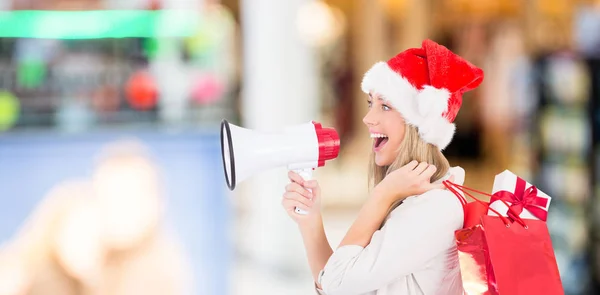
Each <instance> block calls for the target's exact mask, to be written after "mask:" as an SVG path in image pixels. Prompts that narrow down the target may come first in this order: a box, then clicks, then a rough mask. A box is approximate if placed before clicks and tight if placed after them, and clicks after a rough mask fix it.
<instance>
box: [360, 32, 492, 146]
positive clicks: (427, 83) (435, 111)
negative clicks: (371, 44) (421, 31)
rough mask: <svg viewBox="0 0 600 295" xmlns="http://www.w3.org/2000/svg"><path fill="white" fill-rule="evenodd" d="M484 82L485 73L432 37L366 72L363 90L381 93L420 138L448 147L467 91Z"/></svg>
mask: <svg viewBox="0 0 600 295" xmlns="http://www.w3.org/2000/svg"><path fill="white" fill-rule="evenodd" d="M481 81H483V71H482V70H481V69H480V68H477V67H476V66H474V65H472V64H471V63H469V62H468V61H466V60H464V59H463V58H461V57H460V56H458V55H456V54H454V53H453V52H451V51H450V50H448V48H446V47H444V46H442V45H439V44H437V43H435V42H433V41H431V40H425V41H423V44H422V46H421V48H410V49H407V50H405V51H403V52H401V53H399V54H398V55H396V56H394V57H393V58H391V59H390V60H388V61H387V62H378V63H376V64H375V65H373V67H372V68H371V69H369V70H368V71H367V73H366V74H365V76H364V78H363V81H362V85H361V88H362V91H363V92H365V93H370V92H373V93H378V94H379V95H381V96H382V97H383V98H384V99H385V100H387V101H388V102H389V103H390V104H391V106H392V107H394V108H395V109H396V110H398V111H399V112H400V113H401V114H402V116H403V117H404V119H405V121H406V123H407V124H411V125H413V126H415V127H417V129H418V130H419V135H420V136H421V138H422V139H423V140H424V141H426V142H428V143H431V144H433V145H435V146H437V147H438V148H439V149H440V150H443V149H444V148H446V146H448V144H450V142H451V141H452V137H453V136H454V131H455V129H456V127H455V124H454V123H453V122H454V119H455V118H456V115H457V113H458V110H459V109H460V106H461V104H462V95H463V93H465V92H467V91H469V90H472V89H475V88H476V87H477V86H479V84H481Z"/></svg>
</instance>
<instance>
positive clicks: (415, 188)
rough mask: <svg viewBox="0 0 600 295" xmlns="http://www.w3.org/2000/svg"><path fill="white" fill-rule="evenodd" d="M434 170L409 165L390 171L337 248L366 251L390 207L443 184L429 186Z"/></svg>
mask: <svg viewBox="0 0 600 295" xmlns="http://www.w3.org/2000/svg"><path fill="white" fill-rule="evenodd" d="M435 171H436V167H435V166H432V165H429V164H427V163H425V162H421V163H418V162H417V161H412V162H410V163H408V164H406V165H404V166H403V167H401V168H399V169H397V170H395V171H393V172H392V173H390V174H389V175H388V176H386V177H385V179H384V180H383V181H382V182H381V183H379V184H378V185H377V186H376V187H375V188H374V189H373V193H372V194H371V196H370V197H369V199H368V200H367V203H366V204H365V205H364V206H363V207H362V209H361V210H360V213H359V215H358V218H357V219H356V221H354V224H352V226H351V227H350V229H349V230H348V233H347V234H346V236H345V237H344V239H343V240H342V242H341V243H340V247H342V246H346V245H357V246H361V247H365V246H367V245H368V244H369V242H370V241H371V237H372V236H373V233H375V231H377V229H379V227H380V226H381V224H382V222H383V220H384V219H385V217H386V214H387V212H388V210H389V209H390V207H391V206H392V204H393V203H394V202H395V201H397V200H403V199H405V198H407V197H409V196H412V195H418V194H421V193H423V192H426V191H429V190H431V189H435V188H443V185H442V184H432V183H431V182H430V179H431V176H432V175H433V174H434V173H435Z"/></svg>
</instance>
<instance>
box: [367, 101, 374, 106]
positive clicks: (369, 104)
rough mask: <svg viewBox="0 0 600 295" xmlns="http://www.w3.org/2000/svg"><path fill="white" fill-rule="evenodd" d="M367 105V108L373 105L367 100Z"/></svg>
mask: <svg viewBox="0 0 600 295" xmlns="http://www.w3.org/2000/svg"><path fill="white" fill-rule="evenodd" d="M367 105H368V106H369V107H371V106H372V105H373V102H372V101H371V100H370V99H367Z"/></svg>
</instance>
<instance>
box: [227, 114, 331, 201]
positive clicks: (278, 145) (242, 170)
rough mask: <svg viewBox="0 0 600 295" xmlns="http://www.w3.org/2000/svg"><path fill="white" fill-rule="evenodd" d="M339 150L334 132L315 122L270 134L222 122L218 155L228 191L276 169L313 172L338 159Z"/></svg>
mask: <svg viewBox="0 0 600 295" xmlns="http://www.w3.org/2000/svg"><path fill="white" fill-rule="evenodd" d="M339 150H340V139H339V135H338V133H337V131H336V130H335V129H333V128H323V127H322V126H321V124H320V123H317V122H314V121H311V122H309V123H305V124H300V125H294V126H289V127H287V128H284V130H283V131H281V132H269V133H266V132H260V131H256V130H251V129H247V128H243V127H240V126H236V125H234V124H231V123H229V122H228V121H227V120H223V121H222V122H221V155H222V158H223V168H224V171H225V181H226V182H227V187H228V188H229V189H230V190H234V189H235V187H236V185H237V184H238V183H241V182H243V181H244V180H246V179H247V178H248V177H250V176H252V175H254V174H256V173H259V172H262V171H264V170H268V169H273V168H277V167H286V168H287V169H289V170H305V169H308V170H309V171H311V172H312V169H314V168H318V167H322V166H324V165H325V162H326V161H328V160H333V159H335V158H337V157H338V154H339Z"/></svg>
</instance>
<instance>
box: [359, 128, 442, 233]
mask: <svg viewBox="0 0 600 295" xmlns="http://www.w3.org/2000/svg"><path fill="white" fill-rule="evenodd" d="M405 126H406V127H405V129H404V130H405V132H404V139H403V140H402V143H401V144H400V147H399V148H398V151H397V156H396V160H394V162H393V163H392V164H391V165H389V166H378V165H376V164H375V153H374V152H372V153H371V157H370V163H369V166H370V169H369V186H370V187H371V188H372V187H375V186H376V185H377V184H378V183H379V182H381V181H382V180H383V178H385V176H386V175H388V174H390V173H391V172H392V171H394V170H396V169H398V168H400V167H402V166H404V165H406V164H408V163H409V162H410V161H413V160H416V161H418V162H427V163H429V164H430V165H434V166H435V167H436V168H437V170H436V171H435V173H434V174H433V176H432V177H431V182H434V181H436V180H439V179H441V178H442V177H443V176H444V175H446V173H447V172H448V170H449V169H450V163H448V160H447V159H446V157H445V156H444V155H443V154H442V152H441V151H440V149H439V148H438V147H436V146H434V145H432V144H430V143H427V142H425V141H424V140H423V139H422V138H421V137H420V136H419V131H418V130H417V127H415V126H412V125H409V124H406V125H405ZM400 204H402V200H399V201H396V202H394V204H392V206H391V207H390V209H389V210H388V212H387V214H386V217H387V215H389V214H390V213H391V212H392V210H394V209H395V208H396V207H398V206H399V205H400ZM383 224H385V221H384V222H383V223H382V225H381V226H383Z"/></svg>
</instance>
